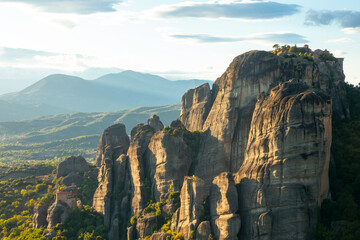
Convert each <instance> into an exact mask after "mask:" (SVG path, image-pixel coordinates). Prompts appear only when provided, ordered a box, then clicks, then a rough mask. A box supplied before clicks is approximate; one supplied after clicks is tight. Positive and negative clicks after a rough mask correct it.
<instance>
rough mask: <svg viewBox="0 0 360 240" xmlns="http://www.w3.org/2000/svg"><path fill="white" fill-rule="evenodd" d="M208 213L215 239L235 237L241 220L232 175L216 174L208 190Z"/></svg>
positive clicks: (225, 173) (226, 173)
mask: <svg viewBox="0 0 360 240" xmlns="http://www.w3.org/2000/svg"><path fill="white" fill-rule="evenodd" d="M209 201H210V215H211V222H212V225H213V228H214V233H215V237H216V238H217V239H237V234H238V232H239V230H240V226H241V224H240V223H241V220H240V216H239V214H237V213H236V212H237V211H238V195H237V189H236V186H235V182H234V179H233V176H232V175H231V174H230V173H228V172H223V173H221V174H219V175H218V176H216V177H215V178H214V180H213V182H212V186H211V191H210V198H209Z"/></svg>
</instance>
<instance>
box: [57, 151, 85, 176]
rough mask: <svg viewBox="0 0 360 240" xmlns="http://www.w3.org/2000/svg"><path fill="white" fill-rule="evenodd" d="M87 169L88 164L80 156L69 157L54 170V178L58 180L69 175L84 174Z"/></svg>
mask: <svg viewBox="0 0 360 240" xmlns="http://www.w3.org/2000/svg"><path fill="white" fill-rule="evenodd" d="M89 169H90V168H89V165H88V163H87V162H86V160H85V159H84V158H83V157H82V156H78V157H75V156H71V157H68V158H67V159H65V160H64V161H62V162H61V163H60V164H59V166H58V167H57V169H56V177H57V178H59V177H62V176H66V175H68V174H70V173H84V172H87V171H89Z"/></svg>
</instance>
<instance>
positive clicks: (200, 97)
mask: <svg viewBox="0 0 360 240" xmlns="http://www.w3.org/2000/svg"><path fill="white" fill-rule="evenodd" d="M210 107H211V92H210V86H209V84H208V83H205V84H203V85H201V86H199V87H198V88H195V89H190V90H189V91H187V92H186V93H185V94H184V95H183V97H182V99H181V114H180V117H179V120H180V121H181V122H182V123H183V124H184V126H185V127H186V129H188V130H189V131H195V130H199V131H201V130H202V128H203V125H204V122H205V120H206V117H207V115H208V113H209V111H210Z"/></svg>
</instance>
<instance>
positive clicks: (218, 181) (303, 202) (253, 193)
mask: <svg viewBox="0 0 360 240" xmlns="http://www.w3.org/2000/svg"><path fill="white" fill-rule="evenodd" d="M291 79H293V80H291ZM290 80H291V81H290ZM343 93H344V74H343V70H342V59H333V60H332V61H325V60H322V59H321V58H309V57H284V56H277V55H274V54H273V53H270V52H264V51H251V52H247V53H244V54H242V55H240V56H238V57H236V58H235V59H234V60H233V62H232V63H231V64H230V66H229V67H228V69H227V70H226V72H225V73H224V74H223V75H222V76H221V77H220V78H218V79H217V80H216V82H215V83H214V84H213V86H212V89H210V86H209V85H208V84H204V85H202V86H200V87H198V88H196V89H192V90H189V91H188V92H187V93H185V94H184V96H183V98H182V110H181V116H180V117H179V119H178V120H176V121H174V122H172V124H171V126H170V127H165V128H164V126H163V125H162V123H161V121H160V119H159V118H158V117H157V116H153V117H152V118H151V119H149V121H148V122H147V124H138V125H136V126H135V127H134V129H133V130H132V131H131V142H130V141H129V139H127V136H126V137H125V135H126V133H125V130H121V129H122V127H121V126H116V127H114V128H115V129H117V130H115V131H110V130H111V128H110V129H107V130H106V131H105V132H106V134H105V133H104V135H103V137H102V138H101V140H100V143H99V149H98V155H97V164H98V166H99V168H100V170H99V187H98V190H97V192H96V194H95V196H94V207H95V208H96V209H97V211H99V212H101V213H103V214H104V217H105V223H107V226H108V227H109V229H110V232H109V236H112V238H114V239H115V236H118V235H121V236H122V237H125V235H126V231H125V228H126V227H125V226H126V224H127V223H128V222H129V220H130V217H132V216H133V217H135V218H136V219H138V222H137V223H136V225H133V226H131V227H129V228H128V230H127V238H128V239H136V238H139V237H141V238H144V237H152V238H153V239H164V238H166V236H168V237H169V234H173V233H168V235H167V234H165V233H154V234H153V230H155V228H159V227H161V226H158V225H157V224H156V221H157V220H156V219H157V218H156V217H159V215H156V216H155V215H154V214H155V212H158V214H160V215H161V217H164V218H165V217H169V216H171V215H172V220H171V223H167V224H170V228H171V230H172V231H176V232H178V233H179V234H180V233H182V234H183V236H184V238H185V239H190V237H191V236H194V235H196V238H197V239H208V238H209V236H210V234H211V235H212V236H213V237H214V238H215V239H247V240H251V239H257V240H265V239H279V240H280V239H311V237H312V229H313V227H314V226H315V224H316V214H315V212H316V211H315V207H316V205H317V204H320V203H321V201H322V200H323V199H324V198H326V197H327V195H328V176H327V172H328V164H329V159H330V155H329V154H330V152H329V150H330V146H331V118H332V113H334V118H344V117H347V116H348V115H349V111H348V108H347V103H346V101H345V99H344V96H343ZM194 130H199V131H200V133H199V132H198V131H195V132H191V131H194ZM189 131H190V132H189ZM191 134H193V135H191ZM189 136H190V138H187V137H189ZM187 175H190V176H192V177H187ZM114 189H118V190H114ZM119 189H120V190H119ZM179 190H181V191H180V208H178V205H179V203H178V202H177V206H176V207H175V203H174V202H172V201H174V199H168V196H169V194H170V193H172V192H174V191H175V192H176V191H179ZM177 194H179V193H177ZM116 196H118V197H116ZM119 196H120V197H119ZM177 196H178V195H177ZM152 201H153V202H152ZM165 201H168V202H165ZM154 202H157V203H156V204H160V202H161V204H162V205H161V211H160V210H159V209H156V210H154V209H152V210H149V208H146V207H147V206H148V204H152V203H154ZM156 204H155V205H156ZM145 208H146V209H147V211H150V212H151V214H147V213H146V211H144V209H145ZM148 213H149V212H148ZM240 219H241V220H240ZM133 224H134V223H133ZM159 230H160V229H156V230H155V231H159Z"/></svg>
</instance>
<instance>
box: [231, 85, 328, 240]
mask: <svg viewBox="0 0 360 240" xmlns="http://www.w3.org/2000/svg"><path fill="white" fill-rule="evenodd" d="M331 111H332V105H331V99H330V97H328V95H326V94H325V93H324V92H323V91H321V90H315V89H309V87H308V86H307V85H306V84H305V83H302V82H298V81H295V80H293V81H288V82H285V83H282V84H279V85H278V86H277V87H274V88H273V89H272V90H271V92H270V95H269V96H265V95H264V94H263V95H260V96H259V99H258V102H257V104H256V107H255V111H254V114H253V119H252V123H251V126H252V127H251V130H250V135H249V142H248V146H247V149H246V152H245V161H244V164H243V166H242V167H241V168H240V170H239V172H238V173H237V175H236V182H237V183H239V199H240V201H239V204H240V214H241V216H242V219H243V220H245V221H243V222H242V228H241V234H240V237H241V238H245V239H310V238H311V234H312V228H313V227H314V222H315V219H316V211H315V209H316V206H317V204H320V203H321V201H322V200H323V199H324V198H326V197H327V195H328V166H329V160H330V146H331ZM254 223H256V224H254Z"/></svg>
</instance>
